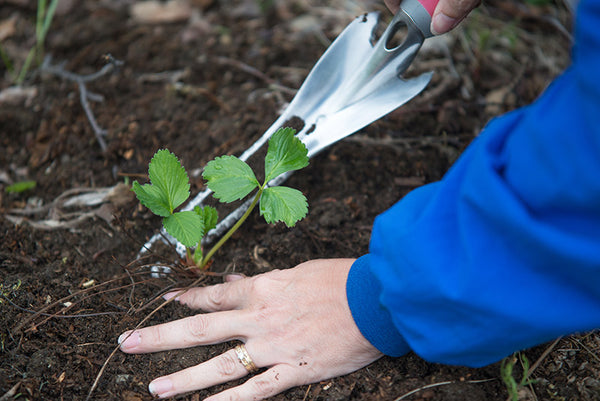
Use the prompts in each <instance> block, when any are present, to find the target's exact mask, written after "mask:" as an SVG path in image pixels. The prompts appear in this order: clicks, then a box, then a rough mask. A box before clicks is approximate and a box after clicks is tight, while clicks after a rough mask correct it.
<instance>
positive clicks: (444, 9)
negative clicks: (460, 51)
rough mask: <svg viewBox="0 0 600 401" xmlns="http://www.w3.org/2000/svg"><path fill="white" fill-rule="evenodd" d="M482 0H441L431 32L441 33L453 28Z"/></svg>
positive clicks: (432, 21)
mask: <svg viewBox="0 0 600 401" xmlns="http://www.w3.org/2000/svg"><path fill="white" fill-rule="evenodd" d="M480 3H481V0H440V2H439V3H438V5H437V7H436V8H435V11H434V12H433V16H432V19H431V33H433V34H434V35H441V34H443V33H446V32H448V31H450V30H452V29H453V28H454V27H455V26H456V25H458V24H459V22H460V21H462V20H463V19H464V18H465V17H466V16H467V14H469V13H470V12H471V10H473V9H474V8H475V7H477V6H478V5H479V4H480Z"/></svg>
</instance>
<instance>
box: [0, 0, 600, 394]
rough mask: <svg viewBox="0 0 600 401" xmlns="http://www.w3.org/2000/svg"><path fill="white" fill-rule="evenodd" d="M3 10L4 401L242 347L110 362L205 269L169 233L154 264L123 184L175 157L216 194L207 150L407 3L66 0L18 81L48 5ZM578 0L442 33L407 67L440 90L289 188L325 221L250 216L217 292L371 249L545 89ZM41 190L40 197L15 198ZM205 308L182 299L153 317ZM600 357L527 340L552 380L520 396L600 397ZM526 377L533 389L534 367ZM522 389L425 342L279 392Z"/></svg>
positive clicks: (213, 279)
mask: <svg viewBox="0 0 600 401" xmlns="http://www.w3.org/2000/svg"><path fill="white" fill-rule="evenodd" d="M1 3H2V4H1V6H0V43H1V46H2V53H3V58H4V59H5V60H6V61H7V63H5V64H0V90H1V92H0V93H1V95H0V233H1V235H0V400H2V401H5V400H13V399H19V400H21V399H23V400H25V399H28V400H84V399H86V397H89V398H88V399H94V400H127V401H137V400H150V399H152V396H151V395H150V394H149V393H148V390H147V385H148V383H149V382H150V381H151V380H152V379H153V378H155V377H158V376H161V375H164V374H167V373H170V372H174V371H176V370H180V369H182V368H185V367H189V366H193V365H195V364H198V363H200V362H202V361H205V360H207V359H209V358H211V357H213V356H215V355H218V354H220V353H222V352H224V351H225V350H227V349H230V348H231V347H232V346H233V344H232V343H226V344H220V345H214V346H207V347H198V348H194V349H191V350H185V351H171V352H160V353H155V354H146V355H126V354H124V353H122V352H116V353H114V355H112V356H111V353H112V352H113V350H114V349H115V346H116V341H117V338H118V336H119V334H120V333H122V332H123V331H125V330H128V329H131V328H133V327H135V326H136V325H137V324H138V323H139V322H141V321H142V320H143V319H144V318H145V317H146V316H147V315H148V313H150V312H151V311H152V310H153V308H155V307H156V306H158V305H159V303H160V302H159V301H158V298H159V296H160V295H161V294H162V293H164V292H165V291H167V290H168V289H170V288H174V287H181V286H185V285H187V284H189V283H191V282H192V281H193V280H195V279H196V278H197V277H196V276H194V275H192V274H190V273H189V270H185V269H184V268H183V267H182V264H181V261H180V260H179V258H178V256H177V254H176V253H175V251H174V250H173V249H172V248H171V247H169V246H166V245H157V246H154V247H152V249H151V253H150V256H149V257H148V258H146V259H143V260H138V259H137V254H138V251H139V250H140V248H141V247H142V245H143V244H144V243H145V242H146V241H147V240H148V239H149V238H150V237H151V236H152V235H154V234H155V233H156V232H157V230H158V228H159V227H160V220H159V219H158V218H157V217H154V216H153V215H151V213H150V212H149V211H148V210H147V209H146V208H143V207H141V206H139V204H138V202H137V201H136V200H135V199H134V197H133V194H132V193H131V192H130V191H129V190H128V187H127V184H130V183H131V182H132V181H133V180H140V181H145V180H146V179H147V177H146V174H147V165H148V162H149V160H150V159H151V157H152V155H153V154H154V152H156V150H158V149H161V148H168V149H169V150H171V151H172V152H174V153H175V154H176V155H178V156H179V157H180V159H181V161H182V162H183V164H184V165H185V166H186V168H187V169H188V171H189V172H190V175H191V180H192V191H193V193H197V192H199V191H200V190H202V189H203V185H204V183H203V180H202V178H201V171H202V170H201V169H202V167H203V166H204V165H205V164H206V162H207V161H209V160H211V159H212V158H214V157H216V156H220V155H223V154H234V155H239V154H240V153H241V152H242V151H243V150H244V149H246V148H247V147H248V146H249V145H250V144H252V143H253V142H254V141H255V140H256V139H257V138H259V137H260V135H261V134H262V133H263V132H264V131H265V130H266V129H267V128H268V127H269V126H270V125H271V123H272V122H273V121H274V120H275V119H276V118H277V116H278V115H279V113H280V112H281V110H283V109H284V108H285V106H286V105H287V104H288V103H289V102H290V101H291V99H292V98H293V96H294V93H295V92H296V90H297V89H298V88H299V86H300V84H301V83H302V81H303V80H304V78H305V77H306V76H307V74H308V72H309V71H310V69H311V67H312V66H313V65H314V64H315V62H316V61H317V60H318V58H319V57H320V55H321V54H322V53H323V52H324V51H325V49H326V48H327V46H328V45H329V44H330V43H331V41H332V40H333V39H334V38H335V37H336V36H337V35H338V34H339V33H340V32H341V31H342V29H343V28H344V27H345V26H346V25H347V24H348V23H349V22H350V21H352V20H353V18H355V17H357V16H360V15H362V14H363V13H365V12H367V11H381V13H382V18H383V20H384V21H389V20H390V19H391V15H390V13H389V12H388V11H387V9H386V8H385V6H384V5H383V2H382V1H375V0H371V1H368V0H364V1H342V0H330V1H325V0H291V1H280V0H275V1H258V0H256V1H253V0H235V1H220V0H187V1H164V2H148V1H134V0H81V1H75V0H61V1H60V2H59V6H58V9H57V11H56V15H55V17H54V20H53V21H52V24H51V26H50V29H49V31H48V35H47V38H46V41H45V44H44V46H43V49H44V55H45V56H46V59H45V60H46V61H45V63H44V64H41V63H38V62H41V61H42V59H41V58H40V59H39V60H34V61H33V63H32V67H31V68H30V69H29V72H28V74H27V75H26V77H25V80H24V81H23V83H22V85H21V86H20V87H16V86H15V82H14V80H15V72H17V73H18V71H19V69H20V68H21V66H22V65H23V63H24V62H25V59H26V57H27V54H28V52H29V49H30V48H32V46H34V45H35V37H36V35H35V16H36V7H37V1H34V0H5V1H2V2H1ZM48 3H50V2H48ZM567 3H568V2H562V1H558V0H557V1H556V2H553V1H551V0H549V1H544V0H542V1H535V2H534V1H531V2H521V1H502V0H490V1H486V2H485V3H484V4H483V5H482V6H481V7H480V8H479V9H477V10H476V11H474V12H473V13H472V14H471V15H470V16H469V18H468V19H467V20H466V21H464V23H462V24H461V26H460V27H459V28H457V29H456V30H454V31H453V32H452V33H450V34H447V35H444V36H442V37H439V38H435V39H430V40H428V41H427V42H426V44H425V46H424V47H423V48H422V50H421V52H420V53H419V56H418V57H417V59H416V60H415V61H414V63H413V65H412V66H411V68H410V70H409V71H408V72H407V74H408V75H416V74H419V73H422V72H426V71H434V76H433V79H432V81H431V82H430V84H429V86H428V87H427V88H426V89H425V91H423V93H422V94H420V95H419V96H417V97H416V98H414V99H413V100H412V101H411V102H409V103H407V104H406V105H404V106H403V107H401V108H399V109H398V110H396V111H394V112H392V113H390V114H389V115H387V116H386V117H384V118H382V119H380V120H379V121H377V122H375V123H373V124H371V125H369V126H368V127H366V128H364V129H362V130H361V131H359V132H357V133H356V134H354V135H353V136H351V137H349V138H346V139H344V140H342V141H341V142H338V143H336V144H334V145H332V146H330V147H329V148H327V149H326V150H324V151H323V152H321V153H320V154H318V155H317V156H316V157H314V158H312V159H311V163H310V166H309V167H307V168H306V169H304V170H302V171H301V172H298V173H296V174H294V175H293V176H292V177H291V178H290V179H289V180H288V182H287V184H288V185H290V186H291V187H293V188H298V189H300V190H301V191H302V192H303V193H304V194H305V195H306V197H307V198H308V202H309V214H308V216H307V217H306V218H305V219H304V220H302V221H301V222H300V223H298V224H297V225H296V226H295V227H294V228H292V229H287V228H286V227H285V226H284V225H282V224H277V225H268V224H266V223H265V222H264V220H262V219H261V218H260V216H258V214H255V215H253V216H251V217H250V218H249V220H248V221H247V222H246V224H245V225H244V226H243V227H242V228H241V230H240V231H239V232H238V233H237V234H235V235H234V237H233V238H232V239H231V240H230V242H229V243H228V245H227V246H226V247H225V248H223V249H222V250H221V251H219V253H218V255H217V259H216V260H215V262H214V263H213V264H212V266H211V269H210V271H211V272H212V273H211V274H208V275H206V277H205V279H204V282H203V285H206V284H211V283H217V282H220V280H221V276H220V275H219V274H220V273H222V272H231V271H236V272H240V273H243V274H246V275H255V274H259V273H261V272H266V271H269V270H271V269H274V268H280V269H284V268H289V267H292V266H295V265H296V264H298V263H301V262H304V261H306V260H310V259H315V258H334V257H358V256H361V255H363V254H365V253H366V252H367V251H368V244H369V238H370V232H371V226H372V223H373V220H374V218H375V216H377V215H378V214H379V213H381V212H383V211H385V210H386V209H387V208H389V207H390V206H392V205H393V204H394V203H395V202H397V201H398V200H399V199H401V198H402V197H403V196H404V195H405V194H407V193H408V192H409V191H410V190H412V189H413V188H416V187H418V186H421V185H424V184H427V183H430V182H432V181H436V180H439V179H441V178H442V176H443V175H444V173H445V172H446V171H447V170H448V168H449V167H450V166H451V165H452V163H453V162H454V161H455V160H456V159H457V158H458V157H459V155H460V154H461V152H462V151H463V150H464V149H465V148H466V147H467V146H468V144H469V143H470V142H471V141H472V140H473V138H475V137H476V136H477V134H478V133H479V132H480V130H481V129H482V128H483V127H484V126H485V124H486V123H487V122H488V121H489V120H490V119H491V118H493V117H494V116H497V115H499V114H502V113H504V112H507V111H510V110H513V109H515V108H517V107H520V106H523V105H526V104H528V103H530V102H532V101H533V100H535V98H536V97H537V96H539V94H540V93H541V92H542V91H543V90H544V88H545V87H546V86H547V85H548V84H549V83H550V82H551V80H552V79H553V78H554V77H555V76H557V75H558V74H560V72H561V71H562V70H563V69H564V68H565V67H566V66H567V65H568V63H569V49H570V45H571V34H570V32H571V29H572V12H571V10H569V8H568V6H567ZM153 7H154V8H153ZM156 7H159V10H158V11H156ZM341 62H343V60H340V63H341ZM8 65H10V67H9V66H8ZM95 73H98V74H97V76H90V75H89V74H95ZM70 74H77V75H76V76H74V75H70ZM289 124H291V125H292V126H294V125H295V126H297V127H299V126H301V122H298V121H290V123H289ZM23 181H34V182H35V187H33V188H30V189H27V190H24V191H10V188H12V187H10V185H11V184H15V183H20V182H23ZM84 195H85V196H84ZM218 207H219V210H220V212H221V215H223V213H226V212H227V211H228V209H227V208H225V207H222V206H218ZM159 261H160V262H163V263H167V264H169V265H170V267H171V268H172V270H171V273H169V274H168V275H165V276H164V277H159V278H153V277H152V276H151V274H150V270H149V267H148V264H152V263H157V262H159ZM506 291H507V292H506V296H507V297H508V296H510V288H507V290H506ZM524 307H525V306H524ZM191 313H192V312H190V311H188V310H187V309H186V308H185V307H182V306H179V305H175V304H170V305H168V306H166V307H165V308H163V309H161V310H160V311H158V312H157V313H155V314H154V315H152V317H151V318H150V319H149V320H148V321H147V322H146V323H144V324H145V325H150V324H157V323H162V322H166V321H170V320H174V319H177V318H180V317H184V316H188V315H190V314H191ZM574 313H576V311H574ZM599 349H600V337H599V336H598V335H597V334H596V333H588V334H583V335H576V336H570V337H566V338H563V339H560V340H559V341H558V342H554V343H550V344H542V345H540V346H539V347H536V348H533V349H530V350H525V351H523V352H522V353H521V355H525V356H526V357H527V359H528V360H529V361H530V366H531V376H530V378H531V379H534V383H533V384H531V385H526V386H523V387H521V388H519V389H518V393H517V397H518V399H520V400H557V401H558V400H599V399H600V379H599V378H600V358H599V357H598V355H599V351H598V350H599ZM513 375H514V377H515V379H516V381H517V382H519V381H520V379H521V377H522V375H523V367H522V365H521V364H520V363H517V364H516V365H515V368H514V372H513ZM241 382H242V381H240V383H241ZM235 384H236V383H227V384H225V385H223V386H217V387H214V388H210V389H207V390H203V391H199V392H197V393H192V394H186V395H183V396H181V397H178V399H185V400H199V399H203V398H204V397H206V396H208V395H210V394H213V393H216V392H218V391H219V390H220V389H223V388H227V387H230V386H232V385H235ZM238 384H239V383H238ZM92 388H94V389H93V391H91V389H92ZM508 396H509V393H508V391H507V387H506V386H505V384H504V382H503V381H502V378H501V375H500V364H499V363H497V364H494V365H491V366H488V367H484V368H480V369H472V368H465V367H456V366H443V365H438V364H432V363H428V362H426V361H424V360H422V359H421V358H419V357H418V356H417V355H414V354H409V355H407V356H404V357H401V358H388V357H384V358H382V359H381V360H379V361H377V362H376V363H374V364H372V365H370V366H369V367H367V368H364V369H362V370H360V371H357V372H355V373H352V374H349V375H346V376H344V377H338V378H334V379H331V380H327V381H324V382H321V383H313V384H311V385H306V386H302V387H297V388H293V389H290V390H288V391H286V392H285V393H282V394H280V395H277V396H276V397H274V398H273V399H274V400H376V401H383V400H400V399H405V400H428V401H429V400H431V401H434V400H439V401H441V400H444V401H452V400H457V401H458V400H460V401H483V400H506V399H507V397H508Z"/></svg>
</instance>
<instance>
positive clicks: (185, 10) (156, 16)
mask: <svg viewBox="0 0 600 401" xmlns="http://www.w3.org/2000/svg"><path fill="white" fill-rule="evenodd" d="M130 14H131V16H132V18H133V19H134V20H135V21H136V22H139V23H141V24H164V23H170V22H178V21H185V20H187V19H189V18H190V16H191V14H192V7H191V6H190V4H189V2H188V1H187V0H169V1H167V2H161V1H155V0H148V1H141V2H136V3H134V4H133V5H132V6H131V8H130Z"/></svg>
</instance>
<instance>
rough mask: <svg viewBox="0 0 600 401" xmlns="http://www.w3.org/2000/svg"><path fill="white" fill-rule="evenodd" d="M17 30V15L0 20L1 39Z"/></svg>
mask: <svg viewBox="0 0 600 401" xmlns="http://www.w3.org/2000/svg"><path fill="white" fill-rule="evenodd" d="M16 30H17V17H15V16H12V17H10V18H8V19H5V20H2V21H0V41H2V40H4V39H6V38H8V37H11V36H12V35H14V34H15V32H16Z"/></svg>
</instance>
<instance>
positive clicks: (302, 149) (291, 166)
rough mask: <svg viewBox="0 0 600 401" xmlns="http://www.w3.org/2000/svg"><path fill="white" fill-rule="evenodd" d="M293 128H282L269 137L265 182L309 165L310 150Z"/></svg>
mask: <svg viewBox="0 0 600 401" xmlns="http://www.w3.org/2000/svg"><path fill="white" fill-rule="evenodd" d="M295 134H296V130H294V129H293V128H280V129H278V130H277V131H276V132H275V133H274V134H273V136H272V137H271V138H270V139H269V149H268V150H267V155H266V156H265V182H269V181H271V180H272V179H273V178H275V177H277V176H278V175H280V174H283V173H285V172H288V171H293V170H300V169H301V168H304V167H306V166H308V150H307V149H306V146H304V144H303V143H302V141H300V139H298V138H296V137H295V136H294V135H295Z"/></svg>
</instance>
